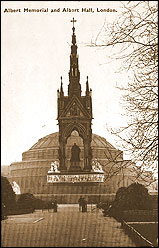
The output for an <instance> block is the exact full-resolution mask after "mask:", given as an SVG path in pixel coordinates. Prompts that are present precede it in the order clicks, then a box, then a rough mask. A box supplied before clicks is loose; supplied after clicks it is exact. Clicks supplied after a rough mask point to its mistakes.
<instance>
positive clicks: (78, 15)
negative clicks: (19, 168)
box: [1, 1, 128, 165]
mask: <svg viewBox="0 0 159 248" xmlns="http://www.w3.org/2000/svg"><path fill="white" fill-rule="evenodd" d="M1 3H2V7H1V12H2V13H1V14H2V18H1V20H2V25H1V28H2V29H1V33H2V39H1V48H2V58H1V61H2V66H1V69H2V83H1V89H2V93H1V97H2V101H1V117H2V118H1V120H2V121H1V133H2V138H1V147H2V151H1V164H2V165H10V164H11V163H12V162H15V161H21V160H22V152H24V151H27V150H28V149H29V148H30V147H31V146H32V145H33V144H35V143H36V142H37V141H38V140H39V139H40V138H42V137H44V136H46V135H48V134H51V133H54V132H58V125H57V123H58V122H57V89H58V88H59V87H60V77H61V76H62V78H63V79H62V80H63V87H64V93H65V95H67V87H68V84H69V77H68V72H69V66H70V58H69V56H70V51H71V48H70V45H71V39H72V37H71V36H72V23H71V22H70V20H71V19H72V18H73V17H74V18H75V19H76V20H77V22H76V23H75V28H76V30H75V33H76V40H77V46H78V55H79V70H80V83H81V86H82V95H84V94H85V87H86V86H85V85H86V77H87V76H88V80H89V85H90V88H92V104H93V117H94V119H93V121H92V123H93V125H92V131H93V133H95V134H97V135H100V136H102V137H104V138H106V139H107V140H108V141H109V142H110V143H111V144H112V145H114V146H115V147H117V143H116V141H115V139H114V137H112V136H111V134H110V133H109V132H108V130H107V126H109V127H119V126H121V125H123V123H124V122H125V117H124V116H122V115H121V114H122V111H123V110H122V107H121V105H120V101H121V92H120V91H119V90H118V89H117V88H116V86H117V85H120V83H122V84H124V83H125V84H126V83H127V80H128V76H127V74H120V73H117V70H118V67H119V66H120V64H119V61H112V62H111V63H110V59H108V56H111V50H110V49H108V48H100V47H92V46H90V45H91V43H92V42H94V41H95V40H96V38H97V37H98V41H99V43H100V39H101V41H102V40H103V38H104V36H105V34H104V32H101V33H100V35H99V32H100V30H101V28H102V26H103V24H104V23H113V21H115V19H117V18H118V15H120V13H121V3H120V1H2V2H1ZM24 8H25V9H27V8H28V9H42V8H45V9H47V8H48V12H27V11H25V12H24ZM64 8H68V9H71V10H76V12H72V11H71V12H65V11H63V9H64ZM82 8H86V9H88V10H91V8H92V11H93V12H82ZM97 8H98V11H99V12H98V11H97ZM108 8H109V9H114V10H115V11H114V12H102V11H100V10H103V9H108ZM52 9H53V10H59V11H58V12H57V11H53V12H51V10H52ZM11 10H17V11H16V12H11ZM108 61H109V63H108Z"/></svg>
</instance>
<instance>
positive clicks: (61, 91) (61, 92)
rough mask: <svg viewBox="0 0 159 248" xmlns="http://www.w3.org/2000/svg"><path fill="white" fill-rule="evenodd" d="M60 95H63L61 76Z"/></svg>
mask: <svg viewBox="0 0 159 248" xmlns="http://www.w3.org/2000/svg"><path fill="white" fill-rule="evenodd" d="M60 95H64V92H63V83H62V77H61V87H60Z"/></svg>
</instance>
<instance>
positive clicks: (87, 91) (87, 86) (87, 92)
mask: <svg viewBox="0 0 159 248" xmlns="http://www.w3.org/2000/svg"><path fill="white" fill-rule="evenodd" d="M86 96H89V83H88V76H87V81H86Z"/></svg>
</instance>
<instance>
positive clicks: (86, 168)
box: [83, 140, 92, 171]
mask: <svg viewBox="0 0 159 248" xmlns="http://www.w3.org/2000/svg"><path fill="white" fill-rule="evenodd" d="M83 143H84V171H91V169H92V166H91V157H90V151H91V150H90V149H91V148H90V144H89V142H88V140H84V141H83Z"/></svg>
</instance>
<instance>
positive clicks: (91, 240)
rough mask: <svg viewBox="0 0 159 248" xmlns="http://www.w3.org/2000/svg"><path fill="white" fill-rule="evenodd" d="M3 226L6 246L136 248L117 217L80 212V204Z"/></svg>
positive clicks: (12, 219) (21, 217)
mask: <svg viewBox="0 0 159 248" xmlns="http://www.w3.org/2000/svg"><path fill="white" fill-rule="evenodd" d="M1 223H2V225H1V226H2V231H1V232H2V235H1V239H2V244H1V246H2V247H135V245H134V243H133V242H132V241H131V239H130V238H129V237H128V236H127V235H126V234H125V233H124V230H123V229H122V228H121V225H120V223H118V222H117V221H116V220H115V219H114V218H110V217H103V214H102V212H101V211H96V210H94V211H93V212H91V208H90V206H89V207H88V212H87V213H81V212H78V205H59V208H58V212H57V213H53V212H52V210H50V212H48V211H47V210H45V211H44V212H42V211H41V210H38V211H35V212H34V213H32V214H26V215H17V216H9V218H8V219H7V220H4V221H2V222H1Z"/></svg>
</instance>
